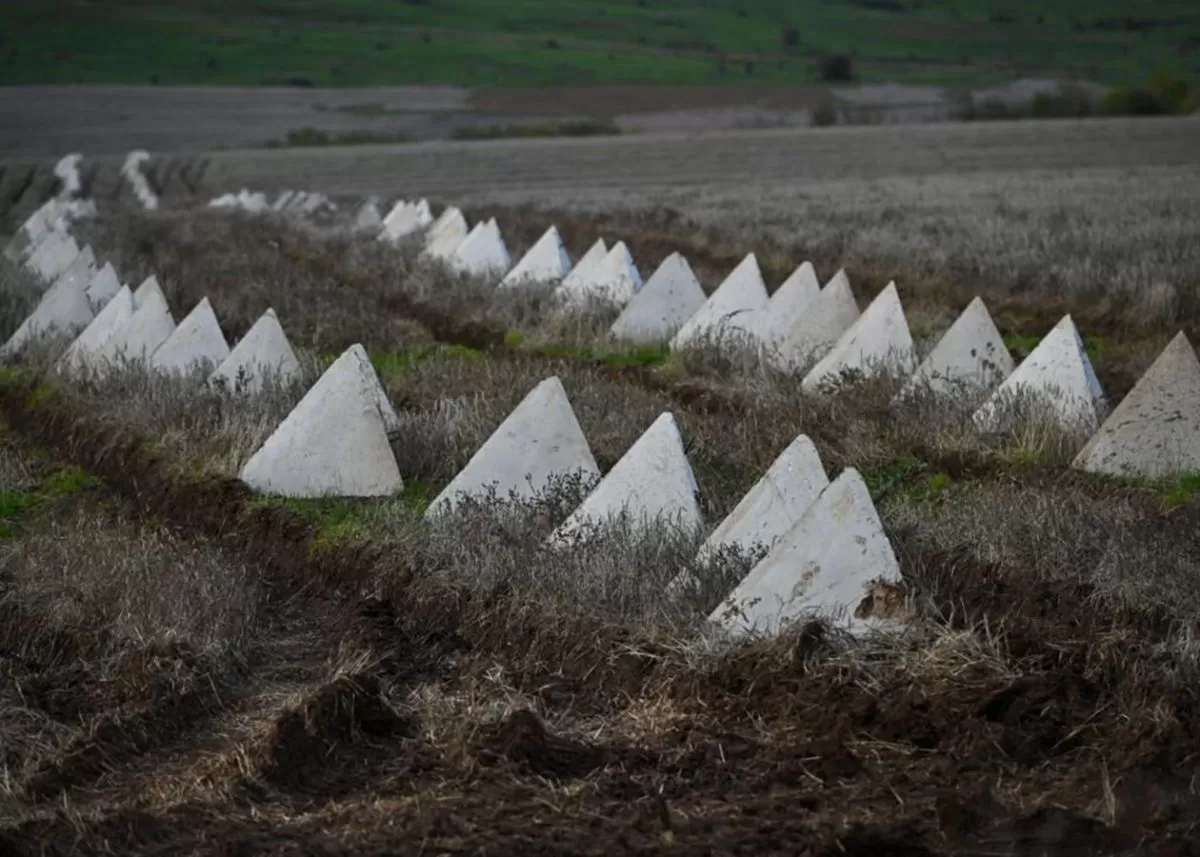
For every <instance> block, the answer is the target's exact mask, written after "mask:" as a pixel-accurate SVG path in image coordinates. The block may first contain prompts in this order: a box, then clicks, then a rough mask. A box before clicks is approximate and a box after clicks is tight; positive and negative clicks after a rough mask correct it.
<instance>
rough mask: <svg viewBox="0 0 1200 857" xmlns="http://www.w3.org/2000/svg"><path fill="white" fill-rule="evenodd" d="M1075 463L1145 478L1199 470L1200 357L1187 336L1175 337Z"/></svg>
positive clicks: (1101, 471) (1103, 471)
mask: <svg viewBox="0 0 1200 857" xmlns="http://www.w3.org/2000/svg"><path fill="white" fill-rule="evenodd" d="M1074 466H1075V467H1077V468H1079V469H1081V470H1087V471H1089V472H1091V473H1108V474H1112V475H1114V476H1132V477H1141V478H1145V479H1162V478H1165V477H1170V476H1182V475H1185V474H1191V473H1200V361H1197V359H1196V352H1195V351H1193V350H1192V346H1191V343H1190V342H1188V338H1187V336H1185V335H1184V334H1183V333H1182V332H1180V333H1178V334H1177V335H1176V336H1175V338H1174V339H1172V340H1171V343H1170V344H1169V345H1168V346H1167V347H1166V349H1164V350H1163V353H1162V354H1160V355H1159V356H1158V359H1157V360H1155V361H1154V363H1153V364H1151V366H1150V368H1149V369H1147V370H1146V374H1144V375H1143V376H1142V377H1141V378H1139V379H1138V382H1137V383H1136V384H1135V385H1134V387H1133V389H1132V390H1130V391H1129V394H1128V395H1126V396H1125V398H1124V399H1122V400H1121V404H1119V405H1117V407H1116V409H1115V410H1114V411H1113V412H1112V414H1111V415H1110V416H1109V418H1108V419H1107V420H1105V421H1104V425H1102V426H1101V427H1100V431H1098V432H1096V434H1095V435H1094V436H1093V437H1092V439H1091V440H1089V441H1088V442H1087V445H1086V446H1085V447H1084V448H1083V450H1082V451H1081V452H1080V453H1079V455H1078V456H1076V458H1075V462H1074Z"/></svg>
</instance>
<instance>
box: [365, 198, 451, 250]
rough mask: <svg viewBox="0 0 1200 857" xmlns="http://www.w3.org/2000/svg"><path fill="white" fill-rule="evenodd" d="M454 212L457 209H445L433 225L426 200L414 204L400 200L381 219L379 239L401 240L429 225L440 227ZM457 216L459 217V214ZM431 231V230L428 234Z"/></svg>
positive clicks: (431, 214)
mask: <svg viewBox="0 0 1200 857" xmlns="http://www.w3.org/2000/svg"><path fill="white" fill-rule="evenodd" d="M455 211H458V209H457V208H448V209H446V211H444V212H443V213H442V216H441V217H440V218H438V221H437V222H436V223H434V220H433V213H432V212H431V211H430V210H429V203H428V202H427V201H426V200H424V199H422V200H421V201H420V202H416V203H412V202H405V201H404V200H401V201H400V202H398V203H396V205H395V206H394V207H393V208H392V210H391V211H389V212H388V215H387V217H385V218H384V219H383V231H382V232H381V233H380V235H379V237H380V238H381V239H388V240H392V241H395V240H396V239H398V238H403V237H404V236H405V235H411V234H412V233H414V232H417V231H419V230H421V229H424V228H425V227H427V226H429V225H430V224H431V223H432V224H433V225H434V227H435V228H437V227H439V226H441V225H442V223H443V222H444V221H445V219H446V218H447V216H448V215H451V213H452V212H455ZM459 214H460V216H461V212H459ZM451 216H452V215H451ZM465 225H466V224H465V221H464V226H465ZM432 231H433V230H432V229H431V230H430V232H432Z"/></svg>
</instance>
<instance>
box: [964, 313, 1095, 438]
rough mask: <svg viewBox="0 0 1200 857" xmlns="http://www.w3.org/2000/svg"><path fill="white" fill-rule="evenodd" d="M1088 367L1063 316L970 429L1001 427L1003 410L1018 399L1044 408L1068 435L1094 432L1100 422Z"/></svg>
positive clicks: (1071, 325)
mask: <svg viewBox="0 0 1200 857" xmlns="http://www.w3.org/2000/svg"><path fill="white" fill-rule="evenodd" d="M1090 366H1091V362H1090V361H1089V360H1088V357H1087V354H1086V353H1085V352H1084V350H1083V343H1082V340H1081V339H1080V337H1079V332H1078V331H1077V330H1076V329H1075V322H1073V321H1072V320H1071V317H1070V316H1069V315H1067V316H1064V317H1063V319H1062V321H1060V322H1059V323H1058V324H1057V325H1055V326H1054V329H1053V330H1051V331H1050V332H1049V333H1047V334H1046V336H1045V337H1044V338H1043V339H1042V341H1041V342H1039V343H1038V344H1037V347H1036V348H1034V349H1033V351H1031V352H1030V353H1029V356H1028V357H1026V358H1025V359H1024V360H1022V361H1021V365H1020V366H1018V367H1017V368H1016V369H1014V370H1013V373H1012V374H1011V375H1009V376H1008V378H1006V379H1005V380H1004V383H1002V384H1001V385H1000V386H999V387H997V388H996V391H995V392H994V393H993V394H992V396H991V398H990V399H988V400H987V401H986V402H985V403H984V404H983V407H981V408H980V409H979V410H978V411H976V412H975V416H974V421H975V425H976V426H977V427H978V428H979V429H981V430H983V431H995V430H998V429H1000V428H1002V426H1001V421H1002V418H1003V417H1004V411H1005V409H1006V407H1007V406H1008V405H1009V404H1011V403H1012V402H1013V401H1015V400H1016V399H1017V398H1018V397H1020V398H1032V399H1034V400H1036V401H1037V402H1038V403H1040V404H1041V405H1042V406H1044V407H1046V408H1047V409H1048V414H1049V415H1050V416H1051V417H1052V418H1053V419H1054V421H1055V422H1057V423H1058V425H1059V426H1060V427H1062V428H1063V429H1065V430H1067V431H1086V432H1088V433H1091V432H1095V431H1096V428H1097V424H1098V422H1099V417H1098V415H1097V412H1096V399H1095V397H1094V393H1093V387H1092V384H1091V382H1090V380H1089V377H1091V378H1094V377H1095V375H1094V373H1090V371H1089V370H1090Z"/></svg>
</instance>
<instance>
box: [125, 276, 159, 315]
mask: <svg viewBox="0 0 1200 857" xmlns="http://www.w3.org/2000/svg"><path fill="white" fill-rule="evenodd" d="M147 300H161V301H162V302H163V303H166V302H167V296H166V295H164V294H163V290H162V286H160V285H159V284H158V277H156V276H154V275H153V274H151V275H150V276H148V277H147V278H146V279H144V280H142V284H141V285H140V286H138V287H137V290H136V291H135V292H134V293H133V308H134V309H137V308H138V307H139V306H141V305H142V302H143V301H147Z"/></svg>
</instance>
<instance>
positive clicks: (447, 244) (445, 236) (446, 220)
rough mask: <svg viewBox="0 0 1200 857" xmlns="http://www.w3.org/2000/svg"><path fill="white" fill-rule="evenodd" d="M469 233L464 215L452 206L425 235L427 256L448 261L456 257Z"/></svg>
mask: <svg viewBox="0 0 1200 857" xmlns="http://www.w3.org/2000/svg"><path fill="white" fill-rule="evenodd" d="M469 233H470V229H469V228H468V227H467V219H466V218H465V217H463V213H462V212H461V211H459V210H458V209H457V208H455V207H454V206H450V207H449V208H447V209H446V210H445V211H443V212H442V216H441V217H439V218H438V219H437V222H436V223H434V224H433V226H431V227H429V231H428V232H427V233H426V234H425V255H427V256H429V257H430V258H432V259H440V260H442V261H448V260H450V259H451V258H453V257H454V251H455V250H457V249H458V245H459V244H461V243H462V242H463V241H465V240H466V238H467V235H468V234H469Z"/></svg>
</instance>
